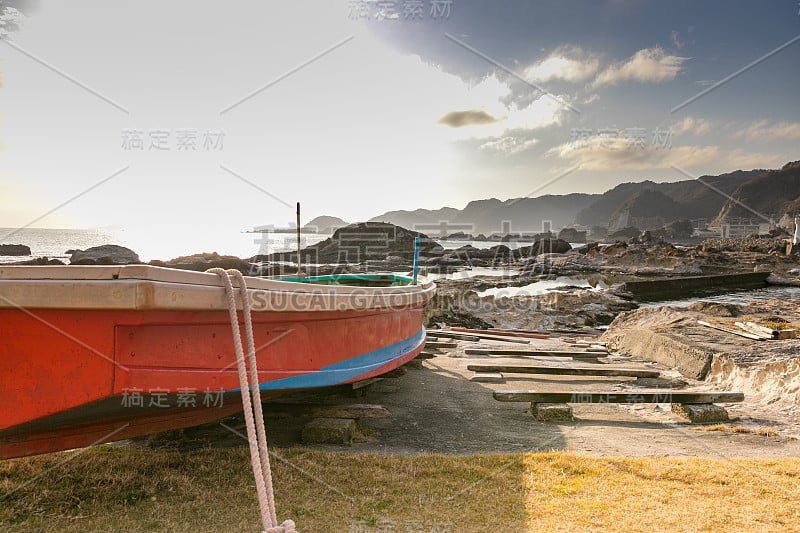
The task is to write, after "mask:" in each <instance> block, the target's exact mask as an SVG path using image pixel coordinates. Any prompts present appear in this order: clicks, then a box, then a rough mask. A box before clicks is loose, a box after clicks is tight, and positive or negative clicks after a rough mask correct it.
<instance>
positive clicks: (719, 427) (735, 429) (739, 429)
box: [694, 424, 778, 437]
mask: <svg viewBox="0 0 800 533" xmlns="http://www.w3.org/2000/svg"><path fill="white" fill-rule="evenodd" d="M694 429H695V430H697V431H725V432H729V433H752V434H753V435H761V436H762V437H777V436H778V431H777V430H776V429H775V428H772V427H768V426H762V427H758V428H748V427H745V426H727V425H725V424H714V425H713V426H702V427H698V428H694Z"/></svg>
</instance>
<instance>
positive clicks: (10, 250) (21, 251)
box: [0, 244, 31, 256]
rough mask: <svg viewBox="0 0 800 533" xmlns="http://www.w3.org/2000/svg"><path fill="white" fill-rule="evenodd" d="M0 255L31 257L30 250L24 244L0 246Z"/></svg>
mask: <svg viewBox="0 0 800 533" xmlns="http://www.w3.org/2000/svg"><path fill="white" fill-rule="evenodd" d="M0 255H8V256H17V255H31V249H30V247H28V246H25V245H24V244H0Z"/></svg>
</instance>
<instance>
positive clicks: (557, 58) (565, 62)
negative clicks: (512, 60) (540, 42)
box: [523, 47, 600, 82]
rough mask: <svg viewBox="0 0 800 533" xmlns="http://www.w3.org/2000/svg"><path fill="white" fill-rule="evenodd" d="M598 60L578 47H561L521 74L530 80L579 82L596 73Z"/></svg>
mask: <svg viewBox="0 0 800 533" xmlns="http://www.w3.org/2000/svg"><path fill="white" fill-rule="evenodd" d="M599 67H600V60H599V59H598V58H597V56H593V55H588V54H586V53H585V52H584V51H583V50H582V49H580V48H578V47H561V48H559V49H557V50H556V51H554V52H553V53H552V54H550V56H549V57H547V59H545V60H543V61H540V62H538V63H534V64H533V65H530V66H529V67H527V68H526V69H525V70H524V72H523V74H524V77H525V78H526V79H529V80H531V81H541V82H545V81H550V80H564V81H569V82H580V81H584V80H588V79H589V78H591V77H592V76H594V75H595V74H596V73H597V70H598V68H599Z"/></svg>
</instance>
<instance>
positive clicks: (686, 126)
mask: <svg viewBox="0 0 800 533" xmlns="http://www.w3.org/2000/svg"><path fill="white" fill-rule="evenodd" d="M712 127H713V126H712V123H711V121H710V120H706V119H704V118H696V117H684V118H683V119H682V120H681V121H680V122H677V123H675V124H673V125H672V133H673V134H675V135H680V134H682V133H691V134H693V135H705V134H706V133H708V132H709V131H711V128H712Z"/></svg>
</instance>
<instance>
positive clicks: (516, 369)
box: [467, 364, 660, 378]
mask: <svg viewBox="0 0 800 533" xmlns="http://www.w3.org/2000/svg"><path fill="white" fill-rule="evenodd" d="M467 370H472V371H473V372H505V373H508V374H551V375H557V376H619V377H630V378H657V377H658V376H659V375H660V372H659V371H658V370H650V369H647V368H620V367H616V368H615V367H610V366H607V365H603V366H543V365H491V364H486V365H467Z"/></svg>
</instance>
